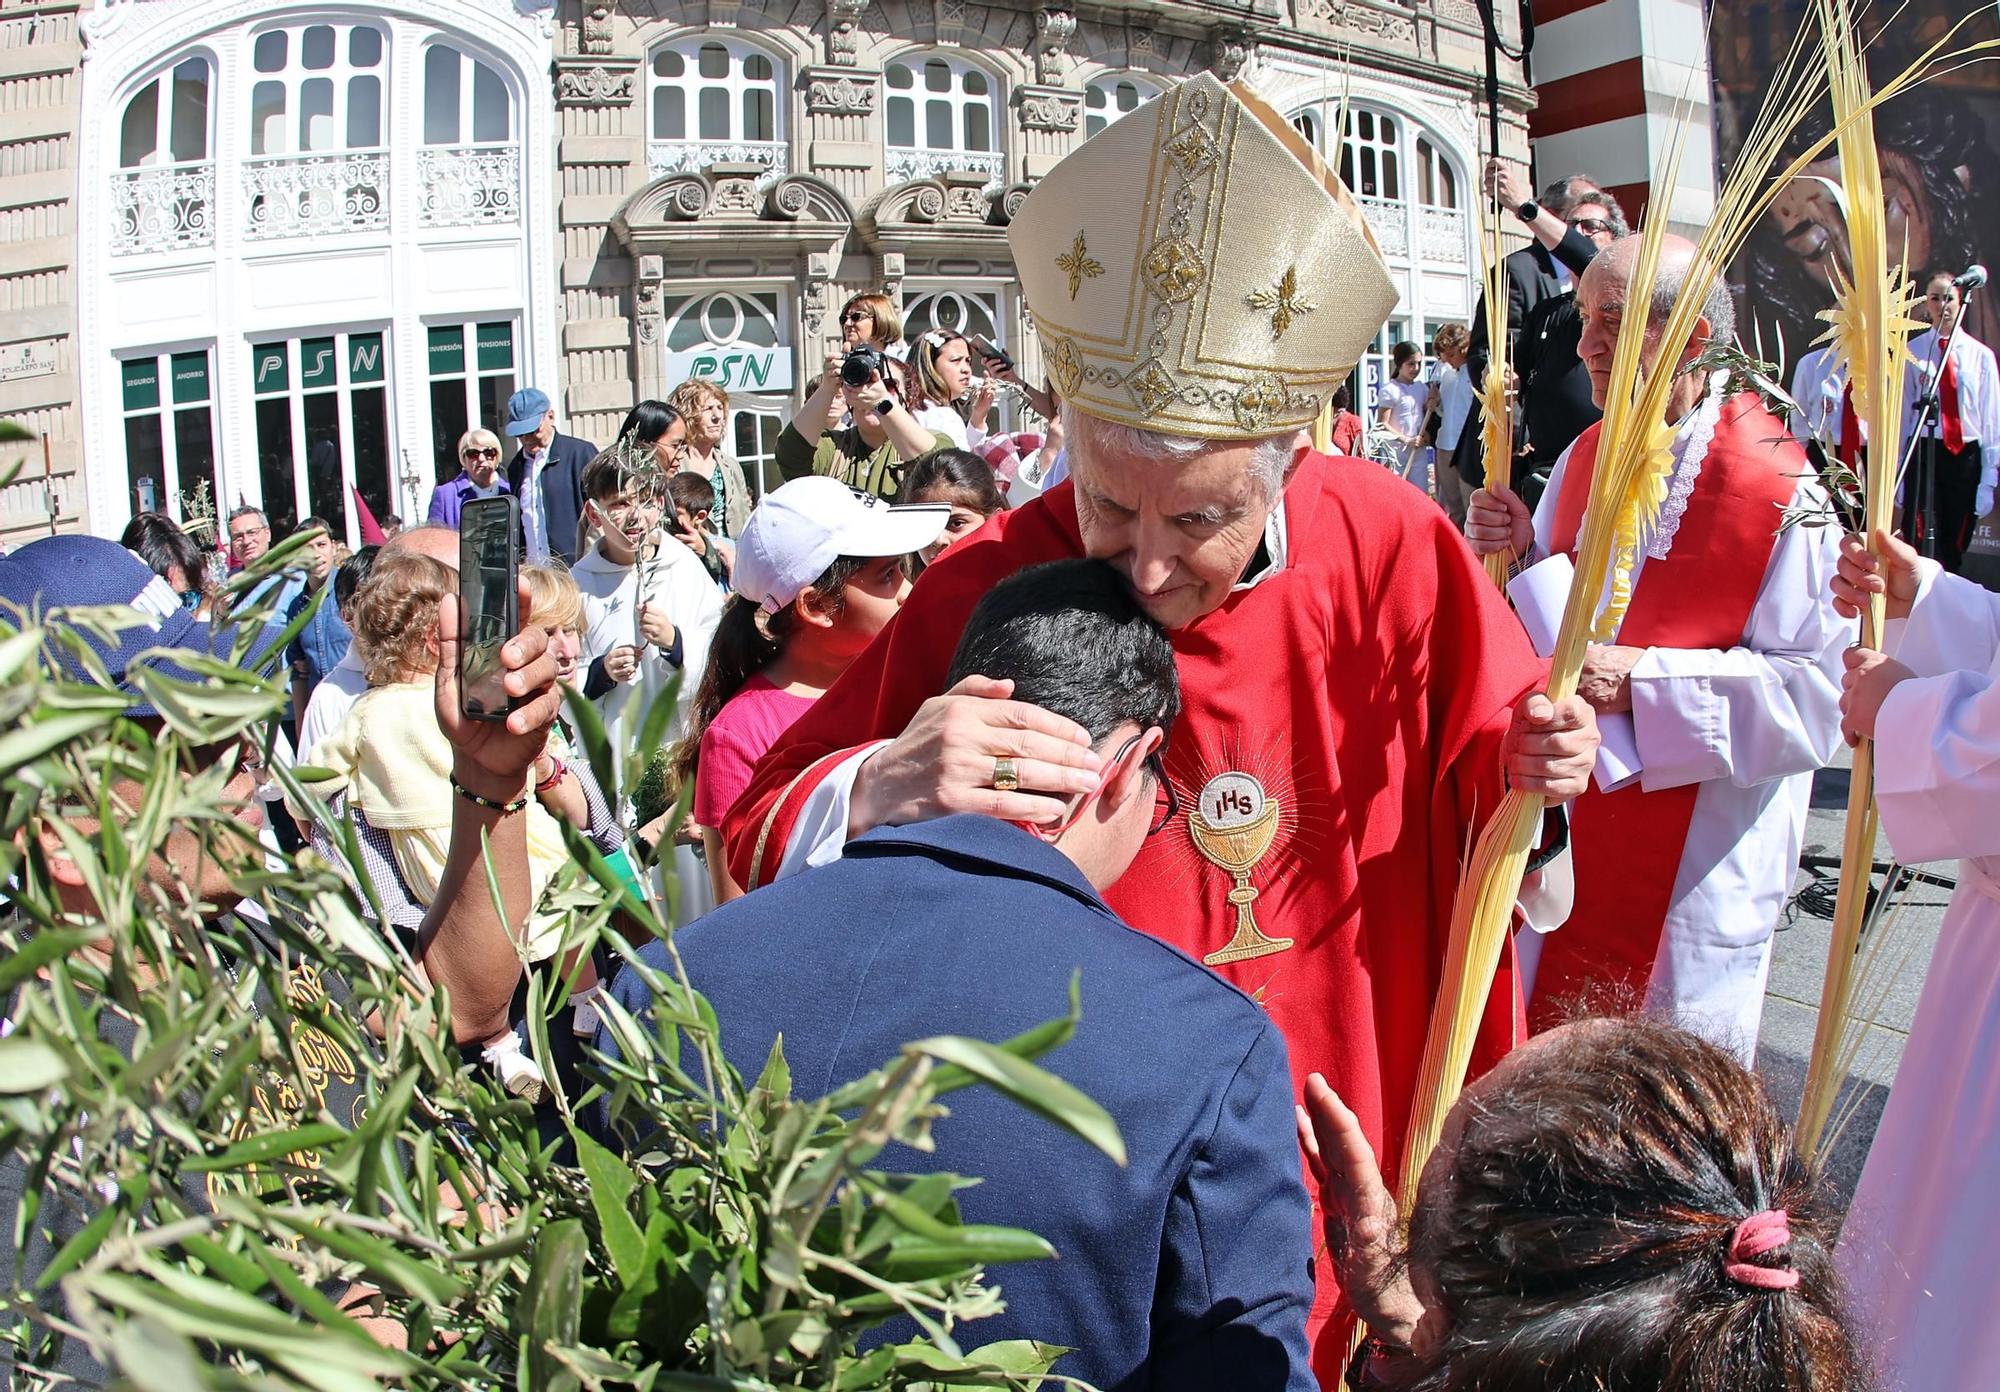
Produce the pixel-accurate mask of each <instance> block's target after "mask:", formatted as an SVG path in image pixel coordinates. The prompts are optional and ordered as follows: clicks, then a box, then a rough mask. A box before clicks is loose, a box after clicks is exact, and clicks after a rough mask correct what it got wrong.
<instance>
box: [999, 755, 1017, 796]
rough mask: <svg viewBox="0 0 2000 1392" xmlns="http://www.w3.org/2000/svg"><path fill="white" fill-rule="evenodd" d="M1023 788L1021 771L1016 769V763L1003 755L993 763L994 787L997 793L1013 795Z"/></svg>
mask: <svg viewBox="0 0 2000 1392" xmlns="http://www.w3.org/2000/svg"><path fill="white" fill-rule="evenodd" d="M1020 786H1021V771H1020V770H1019V769H1017V768H1015V767H1014V761H1013V760H1012V759H1011V758H1009V757H1008V756H1007V755H1005V754H1002V755H1000V756H999V757H998V758H996V759H995V760H994V761H993V787H994V789H995V791H997V792H1002V793H1011V792H1013V791H1014V790H1015V789H1016V788H1018V787H1020Z"/></svg>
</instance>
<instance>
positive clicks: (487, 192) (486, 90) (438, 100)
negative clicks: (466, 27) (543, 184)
mask: <svg viewBox="0 0 2000 1392" xmlns="http://www.w3.org/2000/svg"><path fill="white" fill-rule="evenodd" d="M423 121H424V132H423V134H424V144H423V148H422V149H421V150H420V151H419V152H418V154H417V188H418V198H419V200H420V201H419V202H418V205H417V215H418V218H419V220H420V221H421V222H422V223H423V225H424V226H426V227H467V226H475V225H479V224H483V223H494V222H518V221H519V220H520V216H521V158H520V146H519V144H518V143H517V141H516V139H515V133H514V99H513V96H512V95H511V94H510V93H509V92H508V91H507V84H506V82H505V81H504V80H503V79H502V78H501V76H500V73H499V71H498V70H497V69H495V68H494V67H492V66H491V65H490V64H488V63H485V62H482V61H481V60H480V59H478V58H475V57H473V56H472V55H471V54H469V53H466V52H463V51H462V50H460V49H458V48H455V47H453V46H452V45H451V44H448V43H432V44H430V45H429V46H427V47H426V48H425V49H424V116H423Z"/></svg>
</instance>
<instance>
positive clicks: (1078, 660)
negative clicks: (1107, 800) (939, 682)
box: [944, 560, 1181, 741]
mask: <svg viewBox="0 0 2000 1392" xmlns="http://www.w3.org/2000/svg"><path fill="white" fill-rule="evenodd" d="M975 672H976V673H978V674H979V675H981V676H987V677H993V678H996V679H1000V678H1011V679H1012V680H1013V683H1014V699H1015V700H1017V701H1027V702H1030V703H1032V704H1034V705H1037V706H1040V707H1042V709H1044V710H1048V711H1053V712H1055V713H1056V714H1057V715H1061V716H1067V717H1068V718H1069V719H1071V720H1074V721H1075V722H1076V723H1077V724H1079V725H1081V726H1083V728H1084V729H1086V730H1088V731H1090V737H1091V739H1092V740H1093V741H1096V740H1102V739H1103V738H1104V737H1105V736H1106V735H1108V734H1110V733H1111V732H1112V731H1113V730H1115V729H1117V728H1118V727H1119V726H1120V725H1123V724H1126V723H1128V722H1130V723H1134V724H1137V725H1139V726H1141V727H1142V728H1143V727H1145V726H1149V725H1157V726H1159V727H1160V729H1161V731H1162V732H1163V733H1164V734H1166V735H1168V736H1169V737H1171V736H1172V734H1173V730H1174V718H1175V717H1176V716H1178V715H1179V714H1180V709H1181V688H1180V678H1179V674H1178V673H1177V672H1176V671H1175V669H1174V645H1173V642H1172V640H1170V639H1169V638H1168V637H1167V632H1166V630H1165V629H1163V628H1161V627H1160V626H1159V625H1158V624H1157V623H1155V622H1154V621H1153V620H1152V619H1151V618H1150V617H1149V616H1148V615H1147V613H1146V611H1145V610H1143V609H1141V608H1140V607H1139V601H1138V598H1137V597H1136V596H1135V595H1134V594H1133V593H1132V587H1131V586H1130V585H1128V584H1127V583H1126V582H1125V577H1124V576H1122V575H1120V574H1119V573H1118V572H1117V571H1115V570H1113V569H1112V568H1111V567H1110V566H1109V565H1106V564H1105V563H1104V562H1103V561H1092V560H1071V561H1050V562H1049V563H1048V564H1046V565H1038V566H1030V567H1028V568H1027V569H1026V570H1023V571H1020V572H1018V573H1016V574H1014V575H1010V576H1009V577H1007V579H1005V580H1002V581H1001V582H1000V583H999V584H998V585H995V586H994V587H993V588H992V589H991V590H990V591H988V592H987V594H986V597H985V598H984V599H982V600H980V601H979V604H978V606H977V607H976V608H974V609H973V611H972V617H971V618H970V619H967V620H966V623H965V632H964V633H963V634H961V635H960V636H959V640H958V651H957V653H956V654H954V655H953V657H952V659H951V672H950V674H949V675H947V676H946V677H945V679H944V684H945V685H946V686H947V687H949V686H952V685H955V684H956V683H957V682H959V681H961V680H963V679H964V678H966V677H968V676H971V675H972V674H973V673H975Z"/></svg>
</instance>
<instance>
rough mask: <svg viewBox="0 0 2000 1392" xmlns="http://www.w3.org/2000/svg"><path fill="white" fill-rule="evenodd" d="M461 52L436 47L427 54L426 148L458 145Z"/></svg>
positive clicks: (444, 47)
mask: <svg viewBox="0 0 2000 1392" xmlns="http://www.w3.org/2000/svg"><path fill="white" fill-rule="evenodd" d="M461 66H463V65H462V64H461V63H460V62H459V59H458V50H457V49H455V48H450V47H447V46H446V45H444V44H432V45H431V46H430V47H429V48H427V49H425V50H424V144H426V145H456V144H457V143H458V73H459V68H460V67H461Z"/></svg>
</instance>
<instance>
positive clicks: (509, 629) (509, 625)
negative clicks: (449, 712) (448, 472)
mask: <svg viewBox="0 0 2000 1392" xmlns="http://www.w3.org/2000/svg"><path fill="white" fill-rule="evenodd" d="M520 574H521V512H520V505H519V504H518V503H516V502H515V500H514V497H513V495H512V494H508V493H502V494H499V495H498V496H496V497H492V498H468V499H467V500H466V503H465V507H464V509H463V511H461V512H460V513H459V518H458V612H459V624H460V627H459V635H460V641H459V645H458V699H459V708H460V709H461V710H463V711H464V712H465V714H466V715H467V716H469V717H471V718H472V719H474V720H505V719H506V718H507V712H509V711H511V710H512V709H513V708H514V702H513V701H511V700H510V699H509V698H508V696H507V693H506V692H505V691H504V690H502V689H501V686H500V677H501V673H500V648H501V645H502V644H504V643H505V642H506V641H507V640H508V639H509V638H512V637H513V636H514V631H515V630H516V629H517V628H519V627H520V625H521V615H520V602H519V580H520Z"/></svg>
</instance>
